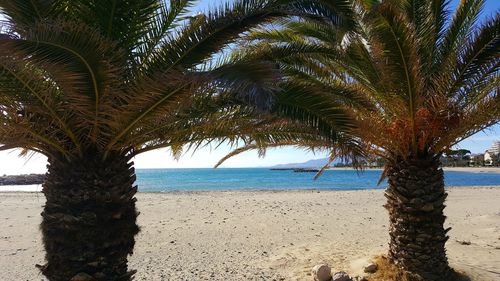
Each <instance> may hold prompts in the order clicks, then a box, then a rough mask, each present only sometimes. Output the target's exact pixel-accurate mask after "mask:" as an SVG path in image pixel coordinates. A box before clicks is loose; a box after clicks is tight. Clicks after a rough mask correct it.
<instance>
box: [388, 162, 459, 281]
mask: <svg viewBox="0 0 500 281" xmlns="http://www.w3.org/2000/svg"><path fill="white" fill-rule="evenodd" d="M439 164H440V163H439V157H438V156H435V157H427V158H420V159H410V160H408V159H406V160H403V159H397V160H395V161H393V162H390V163H388V169H387V177H388V180H389V187H388V188H387V191H386V193H385V196H386V197H387V204H386V205H385V207H386V209H387V210H388V211H389V218H390V229H389V234H390V244H389V259H390V260H392V262H394V263H395V264H396V265H398V266H399V267H400V268H402V269H403V271H404V272H406V274H407V275H408V277H409V278H410V280H432V281H434V280H447V279H448V278H449V276H450V274H451V269H450V267H449V265H448V259H447V257H446V249H445V243H446V241H447V240H448V236H447V235H446V233H447V232H448V231H449V230H450V229H444V221H445V218H446V217H445V216H444V215H443V209H444V208H445V205H444V201H445V199H446V197H447V193H446V192H445V190H444V178H443V170H442V169H441V168H440V167H439Z"/></svg>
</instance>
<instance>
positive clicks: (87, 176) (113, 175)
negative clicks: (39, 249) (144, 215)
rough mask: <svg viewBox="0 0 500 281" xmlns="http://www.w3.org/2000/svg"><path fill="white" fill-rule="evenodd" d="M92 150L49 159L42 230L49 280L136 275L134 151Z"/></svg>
mask: <svg viewBox="0 0 500 281" xmlns="http://www.w3.org/2000/svg"><path fill="white" fill-rule="evenodd" d="M102 159H103V157H102V153H99V152H97V150H91V151H88V152H87V153H85V154H84V156H83V157H78V158H76V159H73V160H72V161H67V160H65V159H64V158H62V157H60V158H55V157H53V158H51V159H49V165H48V173H47V177H46V180H45V182H44V184H43V193H44V194H45V197H46V199H47V202H46V205H45V208H44V210H43V212H42V224H41V230H42V233H43V242H44V246H45V251H46V260H47V264H45V265H44V266H40V267H41V270H42V273H43V274H44V275H45V276H46V277H47V278H48V279H49V280H50V281H63V280H64V281H68V280H78V281H87V280H106V281H108V280H131V276H132V275H133V274H134V273H135V272H134V271H128V269H127V256H128V255H129V254H132V251H133V248H134V243H135V241H134V236H135V235H136V234H137V233H138V232H139V228H138V226H137V224H136V218H137V215H138V213H137V211H136V208H135V201H136V199H135V197H134V195H135V193H136V192H137V187H136V186H135V187H134V186H133V183H134V181H135V173H134V168H133V163H129V160H130V157H129V156H127V155H126V154H124V153H119V152H117V153H111V154H110V155H109V157H107V159H106V160H102Z"/></svg>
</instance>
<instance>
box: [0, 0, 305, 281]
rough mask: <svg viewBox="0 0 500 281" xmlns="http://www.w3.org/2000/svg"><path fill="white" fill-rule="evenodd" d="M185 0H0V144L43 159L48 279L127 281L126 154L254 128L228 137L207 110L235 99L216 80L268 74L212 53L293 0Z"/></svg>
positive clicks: (232, 83) (252, 83)
mask: <svg viewBox="0 0 500 281" xmlns="http://www.w3.org/2000/svg"><path fill="white" fill-rule="evenodd" d="M193 2H194V1H190V0H177V1H174V0H172V1H170V2H169V3H164V2H163V1H159V0H132V1H97V0H95V1H93V0H85V1H83V0H82V1H62V0H60V1H59V0H51V1H42V0H34V1H17V0H0V12H1V13H2V14H3V16H4V17H5V18H6V20H5V21H4V22H2V26H1V28H0V33H1V34H0V112H1V114H0V122H1V126H0V144H1V146H0V150H5V149H11V148H21V149H23V151H24V152H28V151H34V152H39V153H41V154H44V155H46V156H47V157H48V166H47V167H48V172H47V177H46V180H45V183H44V184H43V193H44V195H45V197H46V199H47V200H46V205H45V207H44V210H43V213H42V223H41V230H42V234H43V242H44V246H45V251H46V260H47V263H46V264H45V265H43V266H40V268H41V271H42V272H43V274H44V275H45V276H46V277H47V278H48V279H49V280H52V281H59V280H65V281H66V280H130V279H131V276H132V275H133V274H134V271H129V270H128V267H127V256H128V255H129V254H132V251H133V247H134V242H135V241H134V237H135V235H136V234H137V233H138V231H139V227H138V226H137V224H136V217H137V215H138V213H137V211H136V207H135V201H136V199H135V197H134V196H135V193H136V192H137V186H134V181H135V172H134V168H133V163H132V162H131V159H132V158H133V157H134V156H136V155H138V154H140V153H143V152H146V151H150V150H153V149H157V148H162V147H170V148H172V150H173V151H174V153H179V152H180V151H181V149H182V147H183V145H184V144H185V143H187V142H194V143H198V144H201V143H202V141H203V140H205V139H219V138H220V137H224V138H220V139H224V140H227V139H230V140H233V141H236V140H237V139H238V134H239V133H243V132H249V128H251V127H252V126H251V125H250V124H251V123H252V122H254V119H250V118H249V119H248V120H247V121H246V123H245V122H243V121H242V120H240V121H241V122H242V123H240V124H242V125H240V127H235V128H234V129H233V132H235V135H232V136H228V135H227V134H226V135H223V131H221V130H217V127H216V126H215V125H214V124H213V123H212V122H211V121H210V120H211V119H210V118H214V119H213V120H216V118H223V117H224V115H225V114H227V112H229V109H230V108H233V107H234V106H233V105H231V104H230V103H224V102H223V101H221V99H220V98H214V97H216V96H217V94H216V92H215V90H216V89H223V88H232V89H234V90H238V91H239V92H240V94H244V93H252V92H255V91H254V90H252V87H257V86H258V85H261V86H262V85H264V84H265V83H267V82H270V81H271V80H273V81H274V78H275V76H274V74H273V73H274V72H273V71H272V69H271V68H270V67H268V66H269V65H268V64H265V63H264V64H263V63H258V62H257V63H251V62H244V61H236V60H233V61H228V60H224V59H220V60H214V55H215V54H217V53H220V52H221V51H223V50H224V49H226V48H227V47H228V46H229V45H230V44H231V43H232V42H233V41H234V40H235V39H236V38H237V37H238V36H239V35H240V34H241V33H242V32H244V31H246V30H249V29H250V28H252V27H255V26H257V25H258V24H261V23H266V22H269V21H270V20H272V19H274V18H276V17H278V16H281V15H282V14H283V11H284V8H283V7H281V6H280V5H282V4H284V3H285V2H291V1H273V0H269V1H257V0H255V1H243V0H241V1H236V2H235V3H233V4H231V5H225V6H223V7H222V8H220V9H218V10H215V11H212V12H210V13H209V14H207V15H204V14H200V15H196V16H186V14H187V12H188V9H189V8H190V7H191V6H192V5H193ZM299 2H300V1H299ZM292 8H293V7H292ZM292 8H290V11H291V12H293V11H299V10H298V9H296V8H293V9H292ZM207 93H210V94H207ZM249 96H251V95H249ZM224 107H226V109H224ZM224 124H225V125H228V126H229V125H231V124H229V122H226V123H224ZM233 125H234V124H233Z"/></svg>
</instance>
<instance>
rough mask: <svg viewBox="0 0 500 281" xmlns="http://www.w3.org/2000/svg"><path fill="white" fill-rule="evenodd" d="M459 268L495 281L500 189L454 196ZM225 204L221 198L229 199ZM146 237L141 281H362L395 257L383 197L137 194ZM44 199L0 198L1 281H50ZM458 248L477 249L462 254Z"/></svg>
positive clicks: (140, 252)
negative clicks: (366, 272)
mask: <svg viewBox="0 0 500 281" xmlns="http://www.w3.org/2000/svg"><path fill="white" fill-rule="evenodd" d="M448 192H449V194H450V195H449V197H448V199H447V203H446V205H447V207H446V209H445V214H446V215H447V217H448V219H447V221H446V224H445V226H446V227H452V230H451V231H450V232H449V235H450V240H449V241H448V242H447V250H448V256H449V259H450V262H451V264H452V266H454V267H455V268H457V269H458V270H461V271H465V272H467V273H468V274H470V275H471V276H472V277H474V279H472V280H473V281H493V280H497V279H495V278H498V275H495V274H494V273H492V272H495V271H497V268H496V267H497V264H499V263H500V240H498V237H499V235H500V205H498V200H499V198H500V185H499V186H494V187H483V188H477V187H469V188H467V187H459V188H451V189H449V190H448ZM221 195H222V196H221ZM137 198H138V201H137V208H138V210H139V211H140V213H141V215H140V216H139V217H138V224H139V225H140V227H141V232H140V233H139V235H138V236H137V238H136V248H135V250H134V255H133V256H131V257H130V268H131V269H137V270H138V273H137V275H136V279H137V280H152V281H156V280H158V281H162V280H220V281H222V280H235V281H247V280H255V281H257V280H273V279H276V280H292V281H294V280H295V281H303V280H309V279H310V278H311V276H309V275H308V274H310V270H311V268H312V267H313V266H314V265H316V264H319V263H328V264H330V265H331V266H332V268H333V269H334V270H336V271H346V272H348V273H349V274H351V276H356V275H357V274H360V275H361V274H362V273H359V270H361V268H360V267H361V266H363V265H366V262H367V260H368V259H370V257H372V256H375V255H379V254H384V253H386V252H387V242H388V217H387V212H386V210H385V209H384V208H383V207H382V206H383V204H384V202H385V197H384V192H383V190H354V191H353V190H346V191H344V192H336V191H323V190H322V191H320V192H319V193H318V192H311V190H307V191H305V190H295V191H274V190H271V191H265V192H259V191H240V190H237V191H229V192H220V191H211V192H189V193H138V194H137ZM44 203H45V198H44V197H43V196H41V195H40V194H38V193H26V192H21V193H15V192H12V193H3V194H1V196H0V204H2V213H1V215H0V222H1V223H2V224H3V225H4V227H3V228H2V230H0V249H1V250H0V264H2V265H7V264H8V265H9V266H5V267H4V269H5V270H3V271H0V280H45V279H43V278H42V276H41V275H40V273H39V272H38V270H37V269H36V268H35V266H34V265H35V264H37V263H38V264H43V260H44V253H43V246H42V240H41V234H40V231H39V228H38V227H39V223H40V220H41V217H40V212H41V211H42V206H43V205H44ZM459 241H469V242H471V244H470V245H463V244H461V243H460V242H459Z"/></svg>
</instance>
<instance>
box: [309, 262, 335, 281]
mask: <svg viewBox="0 0 500 281" xmlns="http://www.w3.org/2000/svg"><path fill="white" fill-rule="evenodd" d="M312 275H313V276H314V281H330V280H332V269H331V268H330V267H329V266H328V265H327V264H318V265H315V266H314V267H313V269H312Z"/></svg>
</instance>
